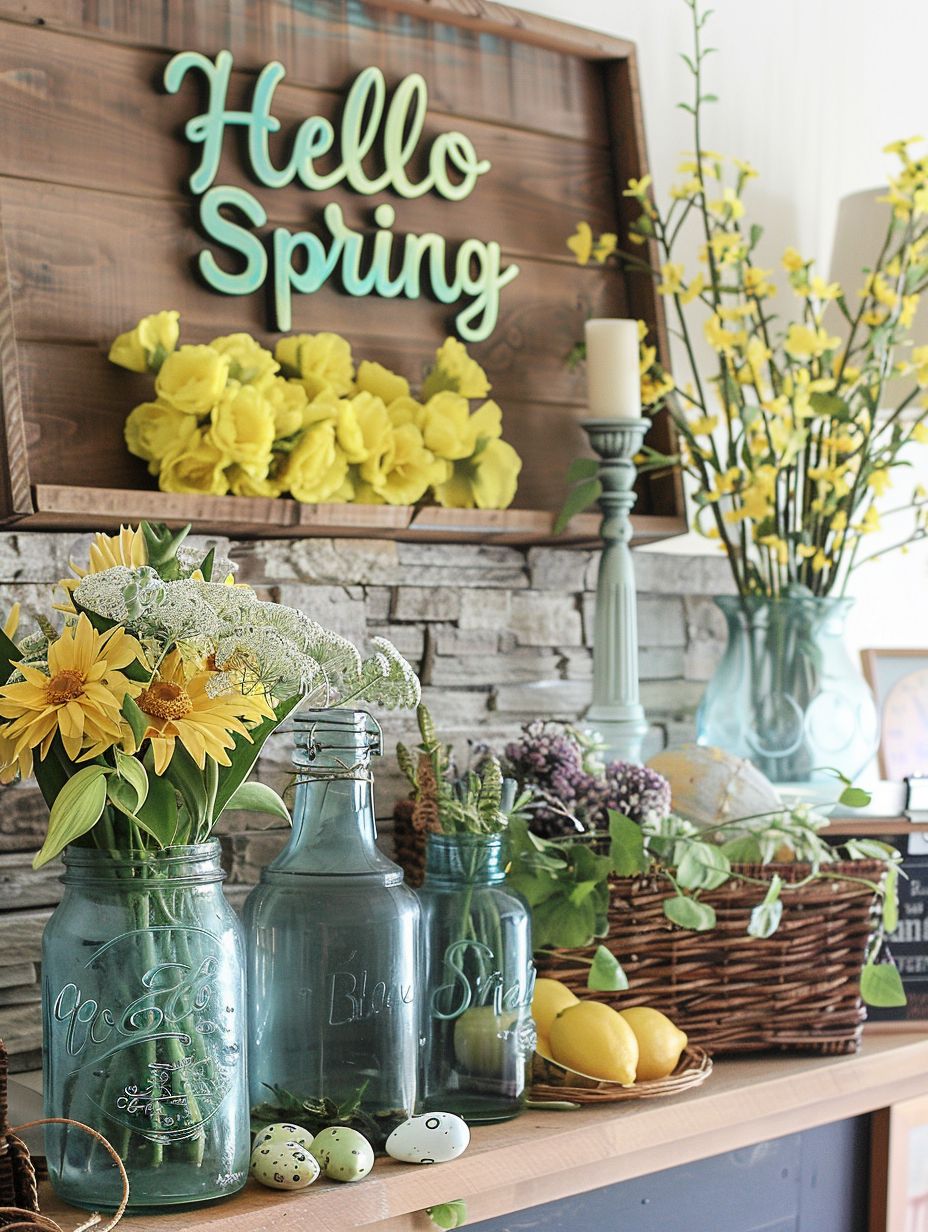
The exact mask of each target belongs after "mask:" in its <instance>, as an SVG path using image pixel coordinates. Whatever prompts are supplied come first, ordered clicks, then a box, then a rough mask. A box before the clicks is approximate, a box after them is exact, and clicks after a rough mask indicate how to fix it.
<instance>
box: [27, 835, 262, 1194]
mask: <svg viewBox="0 0 928 1232" xmlns="http://www.w3.org/2000/svg"><path fill="white" fill-rule="evenodd" d="M64 862H65V874H64V877H63V881H64V886H65V890H64V896H63V897H62V899H61V902H60V903H59V905H58V906H57V907H56V909H55V911H54V912H53V914H52V917H51V919H50V920H49V922H48V925H47V926H46V929H45V935H44V938H43V943H42V983H43V997H44V1007H43V1008H44V1015H43V1021H44V1079H45V1115H46V1116H48V1117H68V1118H70V1119H72V1120H75V1121H80V1122H82V1123H84V1124H85V1125H89V1126H91V1127H92V1128H93V1129H96V1130H97V1131H98V1132H99V1133H101V1134H103V1136H104V1137H105V1138H106V1139H107V1140H108V1141H109V1142H110V1143H112V1145H113V1147H114V1148H115V1149H116V1151H117V1152H118V1154H119V1155H120V1157H121V1158H122V1160H123V1163H124V1164H125V1168H126V1172H127V1174H128V1178H129V1208H130V1210H137V1209H143V1210H145V1209H148V1210H151V1209H156V1210H157V1209H161V1208H163V1207H165V1206H173V1205H188V1204H191V1203H196V1202H207V1201H212V1200H214V1199H216V1198H222V1197H225V1196H227V1195H229V1194H232V1193H235V1191H236V1190H238V1189H241V1187H242V1186H243V1185H244V1184H245V1181H246V1180H247V1179H248V1160H249V1151H250V1139H249V1124H248V1088H247V1079H246V1074H245V987H244V952H243V945H242V934H241V926H240V924H239V922H238V919H237V918H236V916H235V913H234V912H233V911H232V909H231V907H230V906H229V904H228V902H227V901H226V899H225V896H224V894H223V892H222V879H223V875H224V874H223V872H222V869H221V868H220V865H219V843H218V842H217V841H216V840H211V841H209V842H207V843H201V844H197V845H195V846H187V847H166V848H164V849H163V850H161V851H158V852H155V853H152V854H142V853H137V852H136V853H130V852H117V853H111V852H109V851H103V850H98V849H95V848H89V847H73V846H72V847H68V848H66V850H65V853H64ZM45 1140H46V1154H47V1157H48V1173H49V1178H50V1179H51V1182H52V1185H53V1186H54V1188H55V1191H56V1192H57V1193H58V1194H59V1196H60V1197H62V1198H63V1199H64V1200H65V1201H67V1202H70V1203H71V1204H72V1205H74V1206H79V1207H88V1208H91V1209H93V1210H99V1209H112V1208H113V1207H115V1206H116V1205H117V1204H118V1203H119V1201H120V1199H121V1198H122V1181H121V1179H120V1177H119V1175H118V1173H117V1170H116V1169H115V1168H114V1167H113V1164H112V1162H111V1160H110V1156H109V1155H108V1154H107V1153H106V1151H105V1150H104V1148H103V1147H102V1146H101V1145H100V1144H98V1143H95V1142H93V1141H92V1140H91V1139H90V1138H89V1137H88V1135H87V1134H85V1133H84V1132H83V1131H81V1130H79V1129H77V1128H74V1127H71V1126H62V1125H50V1126H48V1127H47V1128H46V1130H45Z"/></svg>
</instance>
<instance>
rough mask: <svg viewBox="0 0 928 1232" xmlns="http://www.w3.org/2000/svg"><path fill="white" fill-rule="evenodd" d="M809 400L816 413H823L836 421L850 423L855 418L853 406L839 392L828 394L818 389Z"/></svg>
mask: <svg viewBox="0 0 928 1232" xmlns="http://www.w3.org/2000/svg"><path fill="white" fill-rule="evenodd" d="M809 402H810V404H811V407H812V410H813V411H815V413H816V415H822V416H824V417H825V418H826V419H832V420H834V421H835V422H836V423H849V422H850V420H851V419H852V418H853V416H852V413H851V408H850V407H849V406H848V404H847V403H846V402H845V400H844V399H843V398H839V397H838V395H837V394H826V393H822V392H821V391H818V392H816V393H814V394H813V395H812V396H811V398H810V399H809Z"/></svg>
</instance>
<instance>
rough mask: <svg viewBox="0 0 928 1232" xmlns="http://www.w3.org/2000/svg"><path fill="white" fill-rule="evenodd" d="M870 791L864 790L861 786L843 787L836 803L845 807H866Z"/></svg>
mask: <svg viewBox="0 0 928 1232" xmlns="http://www.w3.org/2000/svg"><path fill="white" fill-rule="evenodd" d="M870 798H871V797H870V793H869V792H868V791H864V789H863V788H862V787H845V789H844V790H843V791H842V792H841V795H840V796H838V803H839V804H842V805H843V806H844V807H845V808H854V809H859V808H866V807H867V805H868V804H869V803H870Z"/></svg>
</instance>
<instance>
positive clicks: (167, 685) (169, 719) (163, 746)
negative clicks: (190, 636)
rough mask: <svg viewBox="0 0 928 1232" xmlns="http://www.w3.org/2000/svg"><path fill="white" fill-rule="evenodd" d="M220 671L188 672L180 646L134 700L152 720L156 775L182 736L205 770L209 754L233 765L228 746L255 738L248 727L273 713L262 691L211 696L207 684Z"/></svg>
mask: <svg viewBox="0 0 928 1232" xmlns="http://www.w3.org/2000/svg"><path fill="white" fill-rule="evenodd" d="M216 675H217V673H216V672H213V671H210V670H209V668H194V670H193V671H192V672H190V671H188V669H187V667H186V666H185V664H184V661H183V659H182V658H181V656H180V654H179V653H178V652H177V651H176V650H172V651H171V653H170V654H169V655H167V656H166V658H165V659H164V661H163V662H162V664H161V666H160V668H159V669H158V674H157V675H156V676H155V677H154V679H153V680H152V681H151V683H150V684H149V685H148V686H147V688H145V689H144V690H143V691H142V693H141V694H140V696H139V697H137V698H136V702H137V704H138V707H139V709H140V710H141V711H142V712H143V713H144V715H145V716H146V718H147V719H148V726H147V727H146V729H145V732H144V734H143V736H142V740H150V741H151V748H152V753H153V754H154V758H155V773H156V774H164V772H165V770H167V768H168V766H169V765H170V763H171V758H172V757H173V756H174V749H175V746H176V742H177V741H178V740H179V741H180V742H181V744H182V745H183V746H184V748H185V749H186V750H187V752H188V753H189V754H190V756H191V757H192V758H193V760H194V761H195V762H196V764H197V765H198V766H199V768H200V769H201V770H203V769H204V768H205V766H206V759H207V757H211V758H212V759H213V761H216V762H218V763H219V764H220V765H221V766H228V765H231V761H230V759H229V754H228V750H229V749H231V748H234V746H235V736H236V735H238V736H244V737H245V739H246V740H251V735H250V734H249V731H248V727H247V726H246V724H248V723H250V724H251V725H252V726H253V725H254V724H255V723H257V722H260V720H261V719H264V718H272V717H273V715H274V712H273V710H271V708H270V706H269V705H268V703H267V701H266V700H265V699H264V697H263V696H262V695H261V694H259V693H256V694H253V695H251V696H245V695H244V694H242V693H240V692H238V691H237V690H234V691H231V692H225V693H221V694H220V695H219V696H218V697H211V696H210V693H209V689H208V686H209V683H210V681H211V680H215V678H216Z"/></svg>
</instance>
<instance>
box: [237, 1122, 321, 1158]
mask: <svg viewBox="0 0 928 1232" xmlns="http://www.w3.org/2000/svg"><path fill="white" fill-rule="evenodd" d="M268 1142H295V1143H296V1144H297V1145H298V1146H301V1147H302V1148H303V1150H304V1151H308V1150H309V1148H310V1147H311V1146H312V1142H313V1136H312V1134H311V1133H310V1132H309V1130H308V1129H304V1128H303V1126H302V1125H294V1124H293V1123H292V1122H290V1121H275V1123H274V1124H273V1125H268V1126H267V1128H266V1129H261V1130H259V1131H258V1133H256V1134H255V1136H254V1139H253V1140H252V1143H251V1148H252V1150H254V1149H255V1147H258V1146H263V1145H264V1144H265V1143H268Z"/></svg>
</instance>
